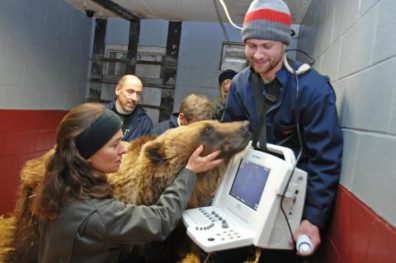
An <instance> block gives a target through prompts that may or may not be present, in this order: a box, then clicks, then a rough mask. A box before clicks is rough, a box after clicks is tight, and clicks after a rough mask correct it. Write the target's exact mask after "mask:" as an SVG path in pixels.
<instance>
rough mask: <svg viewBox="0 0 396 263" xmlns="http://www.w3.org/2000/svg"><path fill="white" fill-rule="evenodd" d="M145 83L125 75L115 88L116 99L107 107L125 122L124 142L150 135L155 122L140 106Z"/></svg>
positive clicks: (132, 76)
mask: <svg viewBox="0 0 396 263" xmlns="http://www.w3.org/2000/svg"><path fill="white" fill-rule="evenodd" d="M142 92H143V83H142V81H141V80H140V79H139V78H138V77H136V76H134V75H124V76H123V77H122V78H121V79H120V80H119V81H118V83H117V85H116V87H115V95H116V99H115V100H114V101H113V102H111V103H109V104H107V105H106V107H107V108H109V109H111V110H112V111H114V112H115V113H117V115H118V116H119V117H120V118H121V120H122V121H123V125H122V132H123V138H122V139H123V140H124V141H131V140H133V139H135V138H137V137H139V136H142V135H147V134H150V132H151V129H152V128H153V122H152V120H151V119H150V117H149V116H148V115H147V113H146V110H145V109H144V108H143V107H142V106H140V105H139V101H140V99H141V97H142Z"/></svg>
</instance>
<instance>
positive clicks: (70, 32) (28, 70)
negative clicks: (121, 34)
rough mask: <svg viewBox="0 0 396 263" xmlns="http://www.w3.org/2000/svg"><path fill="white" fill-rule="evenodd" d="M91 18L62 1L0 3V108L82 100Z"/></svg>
mask: <svg viewBox="0 0 396 263" xmlns="http://www.w3.org/2000/svg"><path fill="white" fill-rule="evenodd" d="M90 34H91V20H90V19H89V18H87V17H86V16H85V14H83V13H81V12H79V11H77V10H76V9H74V8H72V7H71V6H70V5H69V4H67V3H66V2H65V1H63V0H17V1H15V0H2V1H0V108H2V109H69V108H70V107H72V106H74V105H76V104H78V103H81V102H83V101H84V100H85V93H86V78H87V69H88V60H89V47H90Z"/></svg>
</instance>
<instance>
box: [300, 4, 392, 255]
mask: <svg viewBox="0 0 396 263" xmlns="http://www.w3.org/2000/svg"><path fill="white" fill-rule="evenodd" d="M395 12H396V2H395V1H393V0H349V1H343V0H334V1H328V0H317V1H312V3H311V6H310V8H309V10H308V12H307V15H306V17H305V19H304V21H303V23H302V25H301V27H300V38H299V42H298V43H299V48H300V49H303V50H305V51H307V52H308V53H310V54H313V56H314V57H315V58H316V64H315V68H317V69H318V70H319V71H320V72H322V73H323V74H326V75H329V76H330V78H331V81H332V84H333V86H334V88H335V91H336V94H337V107H338V112H339V116H340V121H341V124H342V128H343V133H344V140H345V146H344V156H343V165H342V174H341V182H340V184H341V185H340V193H339V195H338V198H337V206H336V208H335V220H334V221H333V224H332V227H331V233H330V238H332V240H331V243H332V244H333V246H330V247H329V246H328V248H330V250H332V251H333V252H334V253H330V254H332V255H333V257H332V259H331V260H333V261H331V260H330V261H327V262H391V260H392V259H391V258H393V259H394V258H396V252H395V251H396V245H395V244H396V230H395V226H396V217H395V215H396V204H395V202H394V200H396V191H395V189H394V188H395V186H396V176H395V170H396V162H395V157H396V150H395V146H396V89H395V88H394V87H395V85H396V74H395V73H394V72H395V66H396V59H395V57H396V46H395V45H394V43H395V42H396V27H395V26H394V25H395V23H396V17H395V16H394V13H395ZM346 204H347V205H346ZM351 211H356V213H357V214H355V215H354V216H355V218H356V220H350V219H348V218H349V217H350V216H351V215H348V214H349V213H351ZM375 226H376V227H375ZM362 227H363V228H362ZM373 229H374V230H373ZM362 242H364V245H362ZM354 244H355V245H354ZM334 255H339V257H336V256H334ZM334 260H336V261H334ZM372 260H374V261H372ZM321 262H323V261H321Z"/></svg>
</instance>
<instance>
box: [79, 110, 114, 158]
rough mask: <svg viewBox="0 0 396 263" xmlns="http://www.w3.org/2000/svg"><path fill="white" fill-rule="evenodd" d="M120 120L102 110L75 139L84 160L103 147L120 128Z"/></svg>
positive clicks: (109, 111)
mask: <svg viewBox="0 0 396 263" xmlns="http://www.w3.org/2000/svg"><path fill="white" fill-rule="evenodd" d="M121 125H122V122H121V120H120V118H119V117H118V116H117V115H116V114H115V113H114V112H112V111H111V110H109V109H104V111H103V112H102V113H101V115H100V116H99V117H98V118H97V119H96V120H95V121H94V122H93V123H92V124H91V125H90V126H89V127H88V128H86V129H85V130H84V131H83V132H82V133H80V134H79V135H78V136H77V138H76V147H77V150H78V151H79V152H80V154H81V156H82V157H84V158H85V159H88V158H89V157H91V156H92V155H93V154H94V153H96V152H97V151H98V150H99V149H100V148H102V147H103V145H105V144H106V143H107V142H108V141H109V140H110V139H111V138H112V137H113V136H114V134H116V132H117V131H118V130H119V129H120V128H121Z"/></svg>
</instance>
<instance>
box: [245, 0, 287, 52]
mask: <svg viewBox="0 0 396 263" xmlns="http://www.w3.org/2000/svg"><path fill="white" fill-rule="evenodd" d="M291 21H292V18H291V15H290V11H289V8H288V7H287V5H286V3H285V2H283V1H282V0H254V1H253V2H252V3H251V4H250V6H249V9H248V10H247V12H246V15H245V19H244V20H243V27H242V32H241V33H242V40H243V42H245V41H246V40H247V39H249V38H256V39H265V40H274V41H279V42H282V43H284V44H286V45H289V44H290V41H291Z"/></svg>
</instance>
